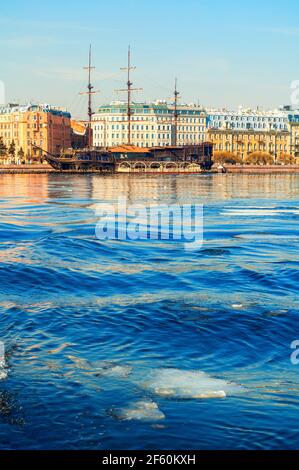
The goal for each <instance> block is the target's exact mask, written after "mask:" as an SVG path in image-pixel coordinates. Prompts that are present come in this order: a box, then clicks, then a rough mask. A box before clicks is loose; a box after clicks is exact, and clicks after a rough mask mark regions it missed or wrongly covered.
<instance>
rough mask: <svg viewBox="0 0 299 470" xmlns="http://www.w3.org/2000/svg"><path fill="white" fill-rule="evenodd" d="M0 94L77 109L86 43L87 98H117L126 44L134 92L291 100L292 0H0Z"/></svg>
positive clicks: (237, 100)
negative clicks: (90, 68) (0, 85)
mask: <svg viewBox="0 0 299 470" xmlns="http://www.w3.org/2000/svg"><path fill="white" fill-rule="evenodd" d="M1 3H2V5H1V16H0V81H2V82H4V85H5V91H6V102H15V101H16V102H20V103H27V102H29V101H33V102H39V103H51V104H53V105H57V106H65V107H67V108H68V109H69V110H70V111H71V112H72V114H73V116H74V117H75V118H79V117H83V115H84V110H85V108H86V98H85V97H82V96H81V95H79V92H80V91H83V90H84V88H85V87H86V84H87V78H86V71H84V70H83V66H85V65H87V59H88V48H89V44H90V43H91V44H92V48H93V65H94V66H95V67H96V70H95V71H94V73H93V83H94V86H95V89H96V90H99V93H98V94H97V95H96V96H95V98H94V107H95V108H96V106H97V105H101V104H106V103H109V102H110V101H112V100H117V99H121V98H124V95H123V94H121V93H118V92H115V91H114V90H116V89H119V88H123V87H124V86H125V81H126V76H125V73H124V72H123V71H121V70H120V67H123V66H125V65H126V61H127V48H128V45H129V44H130V45H131V49H132V62H133V65H135V66H136V71H134V72H133V73H132V75H133V81H134V85H135V86H136V87H138V88H139V87H142V88H143V91H141V92H136V93H135V94H134V100H135V101H148V102H149V101H152V100H155V99H169V98H170V97H171V96H172V93H173V88H174V80H175V77H177V79H178V88H179V91H180V92H181V101H182V103H198V104H202V105H203V106H205V107H214V108H219V107H227V108H230V109H236V108H237V107H238V106H240V105H243V106H246V107H256V106H260V107H262V108H276V107H278V106H280V105H283V104H288V103H289V102H290V93H291V91H290V86H291V83H292V82H293V81H294V80H299V54H298V44H299V26H298V17H299V2H298V0H285V1H284V2H282V1H281V0H250V1H243V2H241V1H239V0H213V1H211V0H210V1H208V0H181V1H179V0H138V1H137V0H109V1H107V0H88V1H83V0H80V1H78V0H52V1H51V2H50V1H49V2H48V1H47V2H42V1H41V0H27V1H26V2H25V1H24V0H10V2H1Z"/></svg>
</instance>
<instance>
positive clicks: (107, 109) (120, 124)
mask: <svg viewBox="0 0 299 470" xmlns="http://www.w3.org/2000/svg"><path fill="white" fill-rule="evenodd" d="M92 128H93V145H94V146H95V147H111V146H112V147H113V146H117V145H120V144H124V143H127V142H128V117H127V105H126V103H125V102H114V103H111V104H110V105H107V106H100V107H99V109H98V112H97V113H96V114H94V116H93V123H92ZM174 139H175V118H174V106H173V105H169V104H167V103H166V102H161V101H160V102H159V101H158V102H155V103H151V104H145V103H133V104H132V117H131V144H132V145H136V146H139V147H154V146H163V147H166V146H170V145H173V144H174ZM205 139H206V113H205V111H204V110H203V109H202V108H201V107H197V106H188V105H179V106H178V120H177V145H182V144H197V143H201V142H204V141H205Z"/></svg>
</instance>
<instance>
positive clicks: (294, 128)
mask: <svg viewBox="0 0 299 470" xmlns="http://www.w3.org/2000/svg"><path fill="white" fill-rule="evenodd" d="M290 129H291V152H292V155H293V156H294V157H295V158H296V163H298V164H299V122H290Z"/></svg>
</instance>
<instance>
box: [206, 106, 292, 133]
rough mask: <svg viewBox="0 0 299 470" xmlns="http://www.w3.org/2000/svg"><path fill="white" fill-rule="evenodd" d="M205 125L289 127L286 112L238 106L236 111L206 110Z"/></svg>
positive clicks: (265, 128)
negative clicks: (253, 109)
mask: <svg viewBox="0 0 299 470" xmlns="http://www.w3.org/2000/svg"><path fill="white" fill-rule="evenodd" d="M207 126H208V128H211V129H232V130H236V131H238V130H253V131H270V130H277V131H287V130H288V129H289V119H288V112H286V111H282V110H274V111H259V110H255V111H252V110H250V109H243V108H240V109H239V110H238V111H228V110H211V111H208V112H207Z"/></svg>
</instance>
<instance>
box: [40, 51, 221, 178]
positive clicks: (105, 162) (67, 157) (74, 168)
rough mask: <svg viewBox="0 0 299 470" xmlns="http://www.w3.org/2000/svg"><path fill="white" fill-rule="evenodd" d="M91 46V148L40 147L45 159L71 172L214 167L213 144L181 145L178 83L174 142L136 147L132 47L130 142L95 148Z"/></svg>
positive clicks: (128, 104)
mask: <svg viewBox="0 0 299 470" xmlns="http://www.w3.org/2000/svg"><path fill="white" fill-rule="evenodd" d="M91 61H92V54H91V46H90V49H89V63H88V66H87V67H84V68H85V69H87V70H88V85H87V91H86V92H83V93H81V94H86V95H88V111H87V114H88V121H87V147H86V148H84V149H80V150H77V149H67V150H63V151H62V152H61V154H60V155H54V154H52V153H49V152H46V151H44V150H43V149H41V148H40V147H37V146H36V145H35V146H34V147H35V148H37V149H39V150H40V151H42V153H43V155H44V158H45V160H46V161H47V162H48V163H49V164H50V165H51V166H52V167H53V168H54V169H55V170H58V171H60V172H71V173H113V172H134V173H136V172H137V173H139V172H147V173H165V172H167V173H186V172H188V173H190V172H192V173H198V172H201V171H205V170H210V169H211V166H212V154H213V144H212V143H210V142H203V143H201V144H197V145H183V146H178V145H177V128H178V116H179V112H178V97H179V94H180V93H179V92H178V91H177V82H175V92H174V113H173V118H174V145H173V146H168V147H151V148H144V147H136V146H134V145H132V144H131V122H132V115H133V112H132V100H131V97H132V91H138V90H140V89H137V88H132V85H133V83H132V81H131V76H130V72H131V70H132V69H133V67H132V66H131V51H130V47H129V50H128V65H127V67H126V68H125V70H126V71H127V73H128V80H127V88H126V89H125V90H118V91H126V92H127V122H128V142H127V143H126V144H123V145H121V146H119V147H110V148H109V147H108V148H104V147H103V148H94V147H93V145H92V140H93V139H92V117H93V114H94V113H93V110H92V96H93V95H94V94H95V93H96V92H95V91H94V87H93V85H92V83H91V71H92V69H93V68H94V67H92V62H91Z"/></svg>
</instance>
